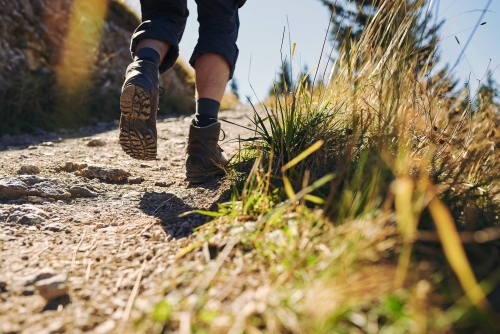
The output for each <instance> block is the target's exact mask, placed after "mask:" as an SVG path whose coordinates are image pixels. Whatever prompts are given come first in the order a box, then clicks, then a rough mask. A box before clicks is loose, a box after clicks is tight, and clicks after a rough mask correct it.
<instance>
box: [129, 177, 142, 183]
mask: <svg viewBox="0 0 500 334" xmlns="http://www.w3.org/2000/svg"><path fill="white" fill-rule="evenodd" d="M142 182H144V178H143V177H142V176H137V177H133V178H129V179H128V183H129V184H141V183H142Z"/></svg>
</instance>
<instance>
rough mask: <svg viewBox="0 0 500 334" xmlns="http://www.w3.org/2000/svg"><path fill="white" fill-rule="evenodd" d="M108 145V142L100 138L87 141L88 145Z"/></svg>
mask: <svg viewBox="0 0 500 334" xmlns="http://www.w3.org/2000/svg"><path fill="white" fill-rule="evenodd" d="M104 145H106V143H105V142H104V141H102V140H100V139H92V140H91V141H89V142H88V143H87V146H88V147H102V146H104Z"/></svg>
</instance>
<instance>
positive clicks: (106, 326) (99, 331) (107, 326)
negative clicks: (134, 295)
mask: <svg viewBox="0 0 500 334" xmlns="http://www.w3.org/2000/svg"><path fill="white" fill-rule="evenodd" d="M115 326H116V322H115V321H114V320H112V319H108V320H106V321H105V322H103V323H102V324H100V325H99V326H97V327H96V328H95V329H94V332H93V333H94V334H106V333H109V332H111V331H112V330H113V329H114V328H115Z"/></svg>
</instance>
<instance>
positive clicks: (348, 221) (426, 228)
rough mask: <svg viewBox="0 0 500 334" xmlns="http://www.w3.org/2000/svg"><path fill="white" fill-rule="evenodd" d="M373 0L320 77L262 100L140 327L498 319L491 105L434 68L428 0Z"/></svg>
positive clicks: (367, 327) (322, 329)
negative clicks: (175, 270)
mask: <svg viewBox="0 0 500 334" xmlns="http://www.w3.org/2000/svg"><path fill="white" fill-rule="evenodd" d="M377 4H379V5H380V6H381V9H380V11H379V12H378V13H377V15H376V16H375V18H374V20H373V21H372V22H370V23H369V24H368V26H367V27H366V29H365V31H364V32H363V35H362V36H361V38H360V40H359V41H354V40H351V41H349V42H348V43H346V45H344V46H343V48H342V49H341V50H340V53H339V57H338V59H337V60H336V62H335V65H334V66H333V69H332V75H331V76H330V78H331V80H329V82H328V83H326V84H321V85H314V87H308V86H307V85H304V82H305V80H303V79H302V78H299V79H298V80H296V81H295V83H294V84H293V85H291V87H288V88H287V89H286V90H285V91H284V92H283V93H278V92H277V94H275V97H274V102H271V103H267V104H266V106H262V107H261V106H256V108H255V115H254V124H253V126H251V127H249V129H251V130H253V131H254V134H255V135H254V137H253V138H249V139H248V142H249V145H248V146H247V149H246V150H245V151H244V152H243V153H241V154H242V159H240V158H238V157H236V158H235V159H233V161H234V162H235V164H234V166H233V170H232V172H231V174H230V177H231V178H233V179H234V180H236V182H235V183H236V185H235V191H234V197H233V200H232V201H231V202H229V203H224V204H221V205H220V207H219V210H218V211H217V212H210V213H208V212H205V214H207V215H210V216H212V217H214V219H215V220H214V221H213V222H212V223H209V224H207V225H205V226H203V227H201V228H200V229H199V230H198V231H197V238H194V239H195V240H193V242H192V244H191V246H188V247H186V248H185V249H184V250H183V252H181V254H180V256H182V259H183V261H185V262H183V264H179V268H180V269H179V270H180V271H181V272H182V274H180V275H181V276H182V279H183V281H182V282H183V283H182V286H177V287H176V288H174V287H172V286H168V287H165V288H164V290H163V294H164V295H165V298H164V300H163V301H161V302H159V303H158V304H157V306H156V310H155V311H154V312H153V316H152V317H149V316H148V315H147V314H145V316H144V318H143V319H142V322H141V324H140V326H139V327H138V329H142V330H145V331H148V330H155V331H157V332H161V331H168V330H171V329H176V328H179V327H180V328H187V327H190V328H191V330H192V331H193V332H210V333H226V332H230V333H261V332H264V333H449V332H454V333H472V332H474V333H495V332H497V331H498V329H499V328H500V327H498V325H499V324H498V321H497V317H496V314H495V311H494V310H493V305H491V304H490V303H489V302H488V300H487V299H486V298H485V295H487V294H488V293H490V292H491V291H492V289H493V287H494V286H495V285H496V284H498V277H497V276H498V273H497V272H498V264H497V262H496V260H495V258H494V256H495V255H487V254H495V253H494V252H495V249H496V248H495V247H496V246H495V245H493V244H491V243H490V241H492V239H493V238H494V236H493V234H491V231H492V230H483V229H485V228H491V227H493V226H496V228H498V227H497V226H498V225H497V218H498V216H497V215H498V214H499V205H498V200H499V199H500V198H499V197H498V191H499V190H500V187H499V184H498V180H497V175H499V174H498V173H499V172H500V170H499V166H498V164H497V162H496V159H497V157H496V156H495V150H494V149H493V150H492V149H491V147H492V145H493V146H494V145H495V144H496V143H498V139H499V137H498V135H497V134H496V132H495V133H491V129H492V128H494V127H495V126H496V125H495V124H497V122H498V121H499V118H498V115H497V114H496V113H495V110H496V109H495V108H496V107H495V106H494V105H493V104H491V103H489V104H488V103H482V104H480V103H472V102H473V101H471V102H470V103H469V101H468V100H467V97H468V96H469V94H468V92H461V93H454V92H453V91H451V90H450V82H451V81H452V78H450V77H447V76H446V75H445V74H444V72H443V71H441V72H438V71H436V69H435V67H436V50H434V49H432V48H428V47H426V43H427V42H428V40H427V39H425V38H420V37H421V36H424V35H423V33H422V25H421V23H422V20H423V19H424V15H425V6H424V5H425V2H424V1H413V2H404V1H379V2H377ZM292 56H293V55H290V56H289V57H290V58H292V59H293V57H292ZM433 74H435V75H433ZM472 95H474V94H472ZM477 96H478V97H479V94H478V95H477ZM252 161H253V163H252ZM476 231H478V232H476ZM467 233H468V234H467ZM470 233H473V234H470ZM476 233H479V234H476ZM471 235H472V237H471ZM480 235H484V236H485V239H480V237H479V236H480ZM487 236H491V239H490V238H489V237H487ZM476 237H477V238H479V239H474V238H476ZM467 238H468V239H467ZM465 240H468V241H467V242H468V243H467V244H463V243H462V241H465ZM474 240H475V241H474ZM477 240H480V241H477ZM225 247H229V248H225ZM226 249H229V250H227V251H226V252H224V250H226ZM210 250H211V251H210ZM488 252H493V253H488ZM212 253H214V254H215V256H214V258H213V259H212V255H210V254H212ZM217 254H218V255H217ZM212 260H213V261H212ZM185 263H193V267H195V266H196V265H197V264H201V263H203V265H202V266H201V268H203V269H202V270H200V271H199V272H196V274H194V273H195V271H194V270H193V269H185V270H183V269H181V268H186V267H185ZM214 270H216V274H214ZM193 276H194V278H193ZM207 279H208V280H209V283H206V282H207ZM176 280H177V281H179V277H177V278H176ZM203 282H205V283H203ZM200 284H202V286H203V290H200V289H199V286H200ZM179 291H183V293H185V294H184V295H183V296H182V297H179V293H180V292H179ZM190 291H191V292H190ZM194 291H196V298H194V297H192V292H194ZM193 303H195V304H193ZM167 305H168V306H167ZM193 305H196V306H195V307H194V306H193ZM162 310H166V311H165V312H164V314H168V317H167V316H166V317H165V318H164V319H161V320H158V317H157V316H155V314H158V313H160V311H162ZM167 311H168V312H167ZM167 318H168V319H167ZM186 326H187V327H186Z"/></svg>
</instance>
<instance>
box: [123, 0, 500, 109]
mask: <svg viewBox="0 0 500 334" xmlns="http://www.w3.org/2000/svg"><path fill="white" fill-rule="evenodd" d="M126 1H127V3H129V5H130V6H131V7H132V8H134V9H135V10H137V11H138V12H139V10H140V5H139V0H126ZM488 2H489V0H474V1H470V0H434V1H433V9H432V11H433V13H434V14H436V13H439V15H438V18H439V19H445V20H446V23H445V25H444V26H443V29H442V30H441V33H442V36H443V40H442V42H441V45H440V51H441V55H442V63H443V64H442V65H444V63H450V64H451V65H453V64H454V63H455V62H456V60H457V58H458V56H459V54H460V52H461V47H463V46H464V45H465V43H466V41H467V39H468V38H469V36H470V34H471V33H472V28H473V27H474V26H475V25H476V23H477V21H478V19H479V18H480V16H481V14H482V10H483V9H484V8H485V6H486V4H487V3H488ZM188 8H189V10H190V13H191V14H190V17H189V19H188V23H187V26H186V31H185V33H184V37H183V40H182V42H181V45H180V52H181V57H182V58H183V59H185V60H187V59H189V57H190V55H191V51H192V50H193V48H194V46H195V45H196V41H197V38H198V22H197V21H196V4H195V2H194V0H188ZM499 16H500V1H499V0H493V1H492V2H491V5H490V7H489V11H488V12H487V13H486V14H485V16H484V19H483V20H482V21H486V22H487V24H486V25H483V26H479V27H478V29H477V31H476V33H475V35H474V38H473V39H472V41H471V43H470V44H469V47H468V48H467V50H466V52H465V55H466V58H465V57H463V58H462V59H461V61H460V63H459V64H458V66H457V67H456V70H455V71H454V74H455V77H456V78H460V79H461V81H462V83H463V82H465V80H467V79H468V78H469V77H470V78H471V80H470V83H471V86H472V87H476V86H477V81H476V79H480V78H482V77H483V75H484V73H485V72H486V71H487V69H488V64H489V63H490V59H491V65H490V67H489V68H490V69H495V68H496V67H497V66H499V65H500V39H499V34H500V20H499V18H500V17H499ZM287 18H288V24H289V27H290V33H291V40H292V43H297V50H296V54H295V58H296V64H297V66H299V64H300V66H301V67H303V66H305V65H307V66H308V68H309V70H314V69H315V68H316V67H317V66H318V64H319V68H320V71H321V72H322V71H323V70H324V68H325V65H326V61H327V55H326V54H327V53H328V52H329V50H330V47H331V45H330V44H327V48H326V49H327V50H326V51H325V54H324V55H323V60H322V61H321V62H320V63H319V62H318V60H319V58H320V54H321V48H322V44H323V40H324V37H325V33H326V30H327V26H328V19H329V12H328V10H327V8H326V7H324V6H323V5H322V4H321V2H320V1H319V0H247V3H246V4H245V6H244V7H243V8H242V9H241V10H240V21H241V27H240V34H239V39H238V47H239V49H240V56H239V60H238V65H237V68H236V71H235V76H234V77H235V78H236V80H237V82H238V86H239V90H240V96H242V97H243V96H250V97H251V98H252V100H253V101H256V99H257V97H258V98H259V99H263V98H264V97H265V96H266V95H267V93H268V91H269V88H270V87H271V85H272V82H273V79H274V77H275V74H276V71H277V70H278V68H279V66H280V63H281V61H280V45H281V39H282V35H283V28H284V27H286V26H288V24H287ZM455 36H456V37H457V38H458V40H459V41H460V43H461V45H459V44H458V43H457V42H456V40H455V38H454V37H455ZM285 41H286V43H285V49H286V50H289V49H288V31H287V35H286V39H285ZM284 53H288V52H286V51H284ZM494 78H495V79H496V81H497V82H500V68H497V69H496V71H495V72H494ZM250 84H251V85H252V86H253V88H254V90H255V94H254V93H253V91H252V89H251V87H250Z"/></svg>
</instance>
